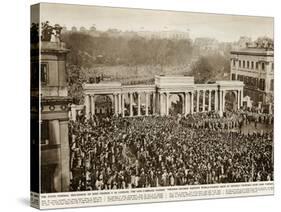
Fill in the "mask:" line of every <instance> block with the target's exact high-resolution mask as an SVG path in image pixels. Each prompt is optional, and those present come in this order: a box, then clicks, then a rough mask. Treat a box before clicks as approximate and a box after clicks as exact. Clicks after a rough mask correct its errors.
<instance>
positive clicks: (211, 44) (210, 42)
mask: <svg viewBox="0 0 281 212" xmlns="http://www.w3.org/2000/svg"><path fill="white" fill-rule="evenodd" d="M194 46H195V47H196V48H197V49H198V50H199V51H200V52H202V53H203V54H204V53H206V52H210V51H216V50H218V49H219V42H218V41H217V40H216V39H214V38H208V37H199V38H196V39H195V40H194Z"/></svg>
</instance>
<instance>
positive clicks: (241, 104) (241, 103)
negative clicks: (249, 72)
mask: <svg viewBox="0 0 281 212" xmlns="http://www.w3.org/2000/svg"><path fill="white" fill-rule="evenodd" d="M243 99H244V94H243V88H242V89H241V101H240V106H241V107H243Z"/></svg>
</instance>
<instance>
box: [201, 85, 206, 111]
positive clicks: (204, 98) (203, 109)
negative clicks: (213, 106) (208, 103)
mask: <svg viewBox="0 0 281 212" xmlns="http://www.w3.org/2000/svg"><path fill="white" fill-rule="evenodd" d="M205 100H206V96H205V90H203V108H202V111H203V112H205Z"/></svg>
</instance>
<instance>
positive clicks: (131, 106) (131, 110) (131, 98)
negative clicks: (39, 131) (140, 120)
mask: <svg viewBox="0 0 281 212" xmlns="http://www.w3.org/2000/svg"><path fill="white" fill-rule="evenodd" d="M129 96H130V116H131V117H132V116H133V93H129Z"/></svg>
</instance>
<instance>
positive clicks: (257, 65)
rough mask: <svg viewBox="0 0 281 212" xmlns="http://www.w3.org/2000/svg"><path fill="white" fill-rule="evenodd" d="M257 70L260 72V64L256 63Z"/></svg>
mask: <svg viewBox="0 0 281 212" xmlns="http://www.w3.org/2000/svg"><path fill="white" fill-rule="evenodd" d="M256 69H257V70H258V69H259V63H258V62H256Z"/></svg>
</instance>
